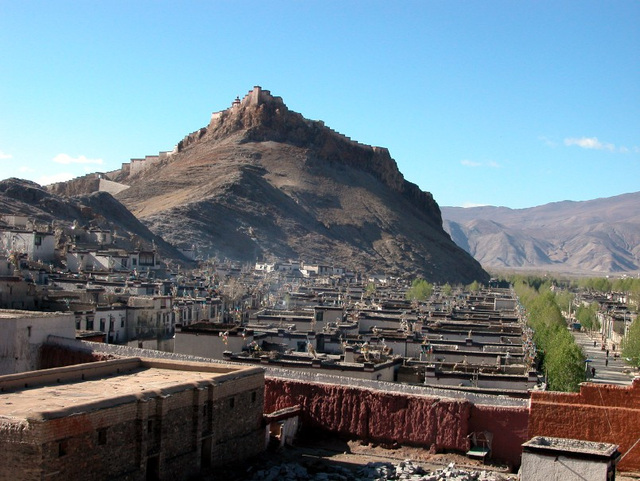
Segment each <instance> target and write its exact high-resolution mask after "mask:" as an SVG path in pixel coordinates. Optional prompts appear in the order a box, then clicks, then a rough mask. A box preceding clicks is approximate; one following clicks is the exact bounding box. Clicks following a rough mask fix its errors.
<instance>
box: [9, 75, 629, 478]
mask: <svg viewBox="0 0 640 481" xmlns="http://www.w3.org/2000/svg"><path fill="white" fill-rule="evenodd" d="M172 179H173V180H175V179H179V180H180V182H174V183H171V180H172ZM167 186H169V187H167ZM442 224H443V221H442V216H441V212H440V209H439V207H438V205H437V204H436V202H435V201H434V199H433V197H432V196H431V194H430V193H428V192H424V191H422V190H420V189H419V188H418V187H417V186H416V185H415V184H412V183H410V182H408V181H406V180H405V179H404V177H403V176H402V174H401V173H400V172H399V171H398V169H397V165H396V164H395V161H394V160H393V159H392V158H391V157H390V155H389V152H388V151H387V150H386V149H383V148H379V147H371V146H368V145H364V144H359V143H358V142H355V141H353V140H351V139H350V138H348V137H346V136H344V135H342V134H339V133H337V132H335V131H333V130H331V129H329V128H328V127H326V126H325V125H324V123H323V122H320V121H310V120H308V119H305V118H303V117H302V116H301V115H300V114H297V113H295V112H292V111H289V110H288V109H287V107H286V105H285V104H284V102H283V101H282V99H281V98H279V97H275V96H272V95H271V93H270V92H269V91H267V90H263V89H262V88H261V87H259V86H256V87H254V88H253V90H251V91H249V93H248V94H247V95H246V96H245V97H244V98H243V99H240V98H236V100H234V101H233V102H232V105H231V107H230V108H228V109H226V110H224V111H221V112H215V113H213V114H212V116H211V120H210V123H209V124H208V126H207V127H203V128H202V129H200V130H198V131H195V132H193V133H191V134H189V135H187V136H186V137H185V138H184V139H183V140H182V141H180V142H179V143H178V144H177V145H176V146H175V148H174V149H173V150H171V151H167V152H161V153H159V154H158V155H154V156H148V157H145V158H142V159H132V160H131V162H128V163H124V164H122V168H120V169H117V170H115V171H111V172H103V173H95V174H88V175H86V176H83V177H80V178H76V179H73V180H71V181H68V182H62V183H58V184H52V185H49V186H46V187H42V186H40V185H38V184H36V183H33V182H30V181H23V180H20V179H8V180H3V181H0V247H1V251H0V322H1V323H2V331H3V335H2V336H1V337H0V343H1V349H0V431H1V435H0V452H2V455H1V456H2V458H1V460H2V462H1V463H0V478H1V479H12V480H42V479H48V480H58V479H59V480H63V479H64V480H68V479H86V480H164V479H185V480H186V479H202V480H218V479H225V480H256V481H257V480H275V479H291V480H294V479H310V480H312V479H313V480H316V479H317V480H345V479H361V480H373V479H380V480H382V479H384V480H387V479H388V480H391V479H406V480H427V479H428V480H436V479H458V480H515V479H522V480H537V479H545V480H548V479H589V480H592V479H593V480H611V479H615V477H616V475H617V476H619V477H622V475H621V473H626V472H638V471H640V423H637V422H636V421H637V419H638V417H639V416H640V377H638V374H639V373H638V368H637V366H638V358H637V355H635V357H633V356H634V355H633V354H629V352H630V351H629V350H628V349H629V346H631V349H633V342H632V341H633V339H635V337H636V336H637V331H634V329H636V328H637V322H635V320H636V318H637V298H636V297H634V295H633V292H632V291H633V290H632V289H631V288H630V287H629V285H627V288H626V290H625V289H623V290H618V291H614V290H613V289H612V288H611V286H612V285H613V284H611V282H610V281H608V280H604V281H605V282H604V284H602V285H596V284H593V283H592V284H588V283H583V284H580V283H572V282H564V281H558V280H556V279H555V278H551V277H549V276H542V277H536V276H531V277H530V278H527V277H526V276H511V277H508V276H503V277H498V276H496V277H495V278H490V276H489V274H488V273H487V272H486V271H485V270H484V269H483V268H482V266H481V265H480V264H479V263H478V262H477V261H476V260H475V259H473V258H472V256H471V255H470V254H469V253H468V252H466V251H464V250H463V249H462V248H460V247H458V246H457V245H456V244H454V242H453V241H452V239H451V237H450V236H449V234H447V233H446V232H445V231H444V230H443V227H442ZM594 282H595V281H594ZM607 283H608V284H607ZM605 284H606V285H608V286H609V288H605V287H606V286H605ZM620 285H622V284H620ZM603 286H605V287H603ZM634 333H636V334H634ZM637 350H640V349H637ZM625 353H626V354H625ZM634 366H635V367H634ZM549 473H554V474H553V475H550V474H549ZM554 476H555V477H554ZM622 479H624V478H623V477H622Z"/></svg>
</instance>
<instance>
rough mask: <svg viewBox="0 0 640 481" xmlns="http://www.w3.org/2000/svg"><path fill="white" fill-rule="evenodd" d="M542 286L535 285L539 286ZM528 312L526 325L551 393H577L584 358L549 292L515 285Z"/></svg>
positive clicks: (582, 371) (524, 282) (582, 374)
mask: <svg viewBox="0 0 640 481" xmlns="http://www.w3.org/2000/svg"><path fill="white" fill-rule="evenodd" d="M541 285H542V283H540V284H538V286H541ZM513 287H514V289H515V291H516V294H518V297H519V299H520V302H521V303H522V305H523V306H524V307H525V309H526V312H527V323H528V324H529V326H530V327H531V328H532V329H533V331H534V335H533V338H534V342H535V343H536V346H537V348H538V357H539V359H540V362H541V363H542V366H543V369H544V371H545V372H546V373H547V384H548V386H549V388H550V389H552V390H559V391H577V390H578V389H579V385H580V383H581V382H583V381H584V380H585V371H584V360H585V358H584V354H583V352H582V349H581V348H580V347H579V346H578V345H577V344H576V343H575V341H574V339H573V336H572V335H571V334H570V333H569V331H568V330H567V324H566V321H565V319H564V317H563V316H562V312H561V311H560V307H559V306H558V304H557V303H556V296H555V295H554V294H553V293H552V292H551V291H550V290H545V291H544V292H542V293H540V292H538V291H537V290H536V289H535V288H534V287H532V286H531V285H529V284H528V283H527V282H526V280H522V281H519V282H518V283H517V284H514V286H513Z"/></svg>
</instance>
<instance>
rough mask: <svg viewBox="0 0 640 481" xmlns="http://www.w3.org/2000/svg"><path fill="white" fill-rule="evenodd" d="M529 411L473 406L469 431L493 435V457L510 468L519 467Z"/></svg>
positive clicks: (526, 438)
mask: <svg viewBox="0 0 640 481" xmlns="http://www.w3.org/2000/svg"><path fill="white" fill-rule="evenodd" d="M528 422H529V409H528V408H526V407H498V406H486V405H477V404H474V405H473V407H472V408H471V418H470V419H469V431H470V432H480V431H489V432H490V433H491V434H493V441H492V443H491V449H492V451H493V457H494V458H497V459H500V460H501V461H503V462H505V463H508V464H509V465H510V466H511V467H512V468H514V469H515V468H516V467H517V466H519V465H520V457H521V456H522V443H524V442H526V441H528V439H529V438H528V437H527V431H528Z"/></svg>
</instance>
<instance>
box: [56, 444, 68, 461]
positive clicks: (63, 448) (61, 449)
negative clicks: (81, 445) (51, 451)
mask: <svg viewBox="0 0 640 481" xmlns="http://www.w3.org/2000/svg"><path fill="white" fill-rule="evenodd" d="M68 452H69V441H68V440H67V439H63V440H62V441H58V457H59V458H61V457H62V456H66V455H67V453H68Z"/></svg>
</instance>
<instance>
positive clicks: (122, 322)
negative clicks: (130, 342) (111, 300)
mask: <svg viewBox="0 0 640 481" xmlns="http://www.w3.org/2000/svg"><path fill="white" fill-rule="evenodd" d="M120 327H124V317H121V318H120Z"/></svg>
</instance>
